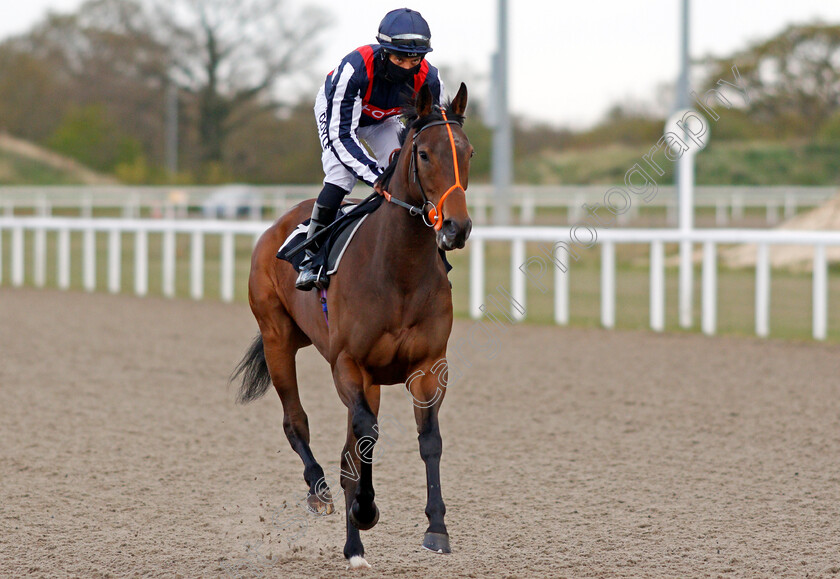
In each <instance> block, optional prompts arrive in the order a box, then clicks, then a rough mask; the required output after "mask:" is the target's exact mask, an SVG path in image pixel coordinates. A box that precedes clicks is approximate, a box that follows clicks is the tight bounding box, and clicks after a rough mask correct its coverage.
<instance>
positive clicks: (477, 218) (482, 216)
mask: <svg viewBox="0 0 840 579" xmlns="http://www.w3.org/2000/svg"><path fill="white" fill-rule="evenodd" d="M473 212H474V213H475V215H474V216H473V223H475V224H476V225H485V224H486V223H487V201H486V200H485V199H484V196H479V197H476V200H475V206H474V207H473Z"/></svg>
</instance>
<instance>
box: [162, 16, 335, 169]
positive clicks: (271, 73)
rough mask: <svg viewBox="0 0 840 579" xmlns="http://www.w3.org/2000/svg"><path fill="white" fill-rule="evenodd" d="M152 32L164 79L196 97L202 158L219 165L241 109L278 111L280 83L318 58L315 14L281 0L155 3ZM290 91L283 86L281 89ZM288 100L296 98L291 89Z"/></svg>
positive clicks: (322, 20)
mask: <svg viewBox="0 0 840 579" xmlns="http://www.w3.org/2000/svg"><path fill="white" fill-rule="evenodd" d="M151 5H152V8H151V10H150V14H151V20H152V21H153V22H154V23H155V25H154V28H153V29H152V30H151V31H150V33H152V34H154V36H155V37H156V38H157V40H158V42H159V43H160V44H162V45H165V46H166V47H167V49H168V68H169V78H170V80H171V81H172V82H175V83H177V84H178V85H179V86H180V87H181V88H182V89H183V90H184V91H186V92H187V93H188V94H190V95H192V96H193V97H194V98H195V102H196V105H197V124H198V134H199V138H200V143H201V149H202V160H203V161H205V162H220V161H222V160H223V158H224V152H225V144H226V141H227V138H228V136H229V135H230V134H231V133H232V132H234V131H236V130H237V129H238V128H240V127H242V126H244V125H245V124H247V123H248V121H249V118H250V117H249V115H243V114H239V113H240V112H241V111H242V110H245V109H247V110H253V109H254V107H255V106H258V107H261V108H263V109H265V110H276V108H277V107H278V105H279V104H280V102H281V101H282V94H281V90H282V88H283V87H281V81H283V80H285V79H289V78H290V77H293V76H294V75H296V74H298V73H299V72H300V71H302V70H304V69H305V67H306V64H307V63H308V62H310V61H311V60H312V59H313V58H314V57H316V56H317V55H318V53H319V50H320V48H319V44H318V42H317V41H318V36H319V34H320V33H321V32H322V31H323V29H324V28H325V26H326V17H325V15H324V14H323V13H322V12H321V11H320V10H317V9H314V8H305V9H303V10H302V11H300V12H295V11H293V10H292V9H291V8H290V7H289V5H288V2H287V1H286V0H153V2H152V3H151ZM286 89H287V90H288V87H286ZM286 96H287V98H286V100H293V99H294V100H296V99H297V97H298V93H297V92H296V91H295V92H293V93H292V94H291V98H289V95H286Z"/></svg>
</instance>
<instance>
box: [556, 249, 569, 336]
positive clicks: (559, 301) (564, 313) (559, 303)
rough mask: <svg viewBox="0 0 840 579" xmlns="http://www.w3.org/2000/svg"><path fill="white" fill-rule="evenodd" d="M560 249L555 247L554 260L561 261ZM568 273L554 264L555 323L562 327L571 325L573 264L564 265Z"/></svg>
mask: <svg viewBox="0 0 840 579" xmlns="http://www.w3.org/2000/svg"><path fill="white" fill-rule="evenodd" d="M559 252H560V247H559V246H557V245H555V247H554V259H555V260H556V261H558V262H559V261H560V256H559ZM564 265H565V266H566V271H563V270H562V269H560V267H558V266H557V263H555V264H554V322H555V323H557V324H560V325H561V326H566V325H568V324H569V270H570V269H571V267H572V262H571V260H569V263H567V264H564Z"/></svg>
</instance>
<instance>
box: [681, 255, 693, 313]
mask: <svg viewBox="0 0 840 579" xmlns="http://www.w3.org/2000/svg"><path fill="white" fill-rule="evenodd" d="M692 253H693V246H692V243H691V242H690V241H681V242H680V288H679V291H680V296H679V309H680V327H681V328H683V329H688V328H690V327H691V326H692V324H693V323H694V320H693V318H694V312H693V307H692V306H693V301H694V300H693V299H692V294H693V293H694V259H693V256H692Z"/></svg>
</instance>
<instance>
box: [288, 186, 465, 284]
mask: <svg viewBox="0 0 840 579" xmlns="http://www.w3.org/2000/svg"><path fill="white" fill-rule="evenodd" d="M383 201H385V198H384V197H382V196H379V195H377V196H376V198H374V199H373V200H371V201H369V202H368V203H365V204H364V205H363V206H362V207H361V209H360V210H358V211H354V212H353V213H350V212H351V211H353V210H354V209H355V208H356V206H357V204H356V203H345V204H344V205H342V206H341V208H340V209H339V210H338V216H337V217H336V219H335V221H334V222H333V223H335V225H334V227H333V231H332V232H331V233H330V234H329V235H328V236H327V238H326V240H325V241H324V242H322V243H321V247H320V248H318V250H317V251H316V252H315V256H314V257H313V258H312V266H313V267H314V268H316V269H318V268H325V271H326V274H327V277H329V276H331V275H333V274H334V273H335V272H336V271H338V266H339V264H340V263H341V258H342V257H343V256H344V252H345V251H346V250H347V246H348V245H350V242H351V241H352V240H353V237H354V236H355V235H356V231H358V230H359V227H361V225H362V223H363V222H364V220H365V219H367V217H368V215H370V214H371V213H373V212H374V211H376V210H377V209H379V207H380V206H381V205H382V203H383ZM309 221H310V219H307V220H306V221H304V222H303V223H301V224H300V225H298V226H297V227H296V228H295V229H294V230H293V231H292V232H291V233H290V234H289V236H288V237H287V238H286V240H285V241H284V242H283V245H281V246H280V249H278V250H277V259H282V260H283V261H288V262H289V263H291V264H292V267H294V268H295V271H300V264H301V263H302V262H303V260H304V258H305V257H306V252H304V251H299V252H297V253H295V254H294V255H292V256H290V255H289V252H290V251H291V250H292V249H293V248H295V247H297V246H298V245H299V244H301V243H303V242H304V241H305V240H306V233H307V231H308V230H309ZM438 253H440V257H441V259H442V260H443V264H444V267H445V268H446V273H449V271H450V270H451V269H452V265H451V264H450V263H449V261H448V260H447V259H446V252H445V251H443V250H438ZM327 285H329V283H328V284H327ZM450 285H451V284H450ZM324 289H326V287H325V288H324Z"/></svg>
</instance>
